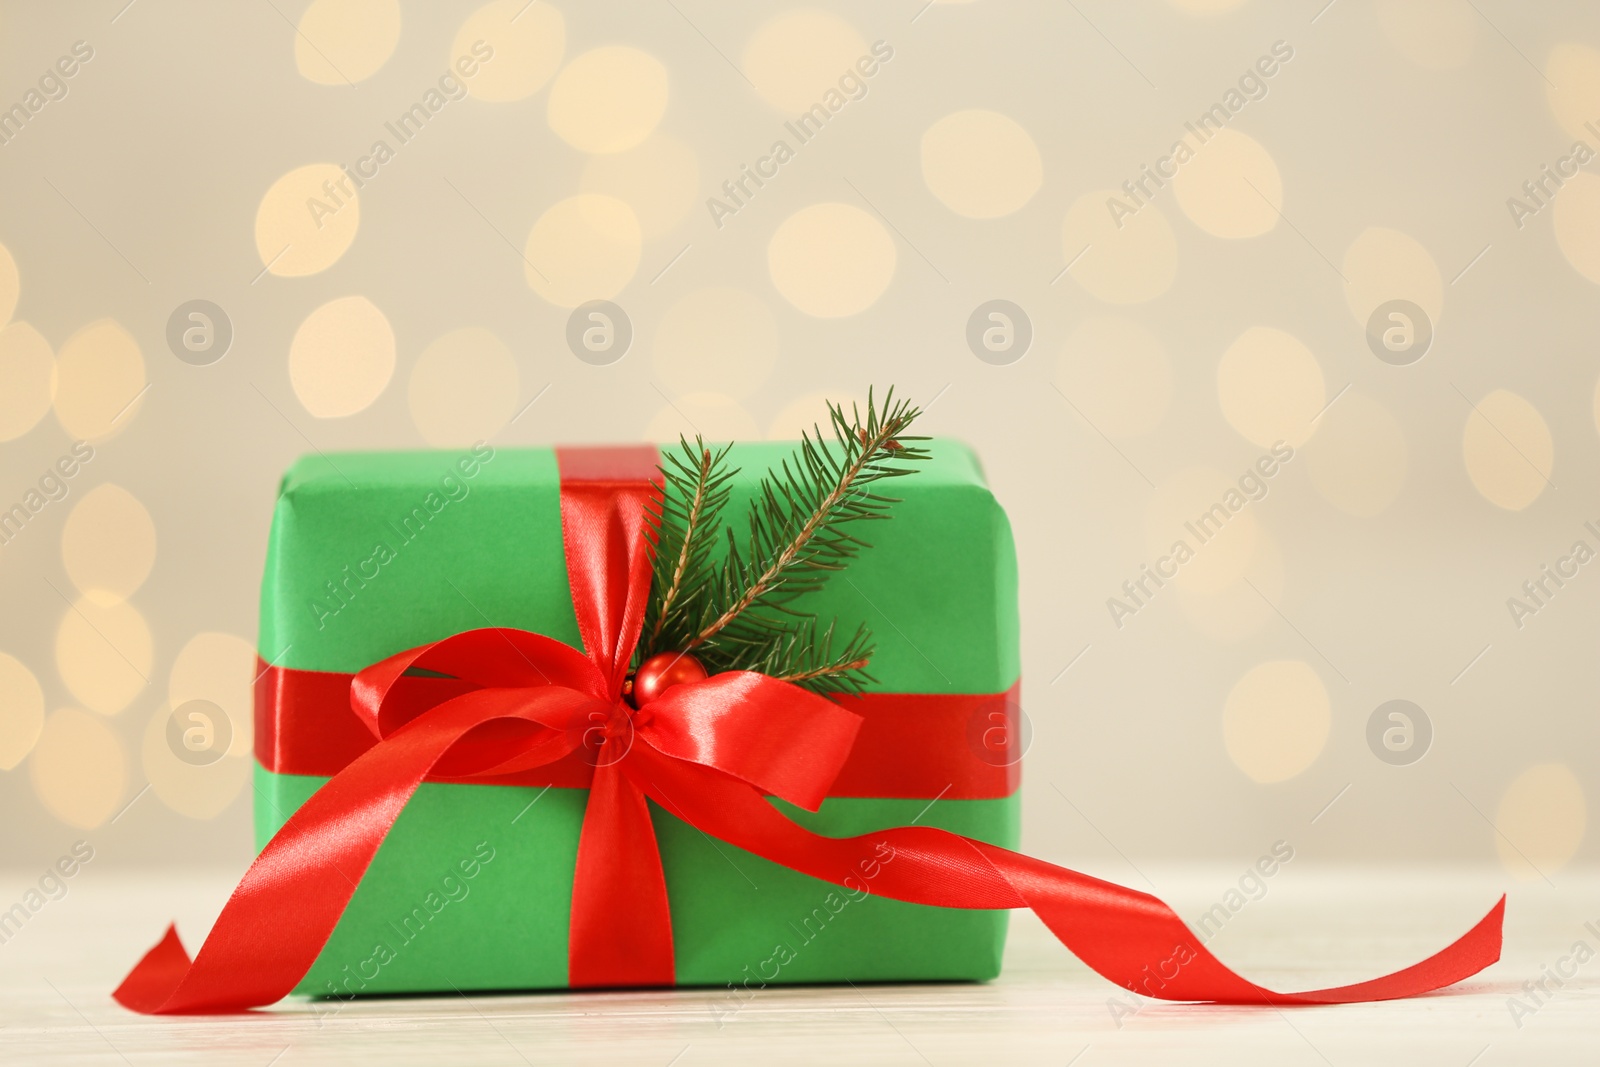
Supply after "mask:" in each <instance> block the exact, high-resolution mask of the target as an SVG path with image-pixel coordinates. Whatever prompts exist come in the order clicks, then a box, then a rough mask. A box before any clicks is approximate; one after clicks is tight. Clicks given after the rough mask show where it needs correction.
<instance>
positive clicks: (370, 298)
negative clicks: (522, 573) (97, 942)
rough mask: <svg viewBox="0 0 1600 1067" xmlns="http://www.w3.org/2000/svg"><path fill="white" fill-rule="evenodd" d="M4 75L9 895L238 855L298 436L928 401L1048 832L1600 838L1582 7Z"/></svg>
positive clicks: (423, 41) (55, 64) (408, 433)
mask: <svg viewBox="0 0 1600 1067" xmlns="http://www.w3.org/2000/svg"><path fill="white" fill-rule="evenodd" d="M0 73H3V77H0V109H4V110H3V111H0V326H3V327H4V329H3V332H0V440H3V444H0V457H3V458H0V604H3V607H4V610H3V611H0V768H4V770H3V772H0V805H3V810H4V812H5V818H4V819H0V863H3V864H5V865H9V866H15V867H17V868H19V869H20V870H19V873H26V872H27V871H29V870H33V869H42V867H43V865H45V864H48V863H51V862H53V861H54V860H55V859H56V858H57V857H58V856H62V855H65V854H67V853H68V852H69V850H70V849H71V847H72V844H73V842H75V841H79V840H82V841H86V842H89V843H90V844H91V845H92V847H93V848H94V850H95V856H96V859H95V864H96V868H97V869H109V868H113V867H115V866H118V865H135V864H150V863H162V864H174V863H191V862H193V863H201V862H210V863H226V864H230V865H234V866H238V867H242V865H243V864H244V863H245V862H246V861H247V859H248V858H249V856H250V855H251V851H252V850H251V841H250V837H251V835H250V829H249V809H250V803H251V798H250V788H249V784H248V782H249V767H250V755H249V735H250V730H249V715H250V710H249V685H250V682H251V678H252V674H253V664H254V656H255V652H256V648H255V645H256V610H257V595H258V584H259V581H260V573H261V568H262V562H263V553H264V549H265V544H266V535H267V527H268V521H269V518H270V515H271V511H272V506H273V499H274V493H275V489H276V483H277V479H278V477H279V476H280V474H281V472H282V471H283V470H284V469H285V468H286V467H287V466H288V464H289V463H290V462H291V461H292V460H293V459H294V458H295V457H296V456H297V455H299V454H301V453H305V452H309V451H313V450H315V451H324V452H331V451H334V450H339V449H351V448H417V447H427V446H436V447H441V448H443V447H457V446H460V445H462V444H465V443H467V442H470V441H472V440H475V439H479V438H484V439H488V440H490V441H492V442H493V443H494V444H495V445H496V446H515V445H531V444H548V443H554V442H610V441H631V440H637V439H640V438H646V439H654V440H673V439H676V437H677V435H678V434H679V433H680V432H689V433H693V432H697V431H698V432H701V433H704V434H705V435H707V436H708V437H710V438H735V437H737V438H750V437H775V438H791V437H794V436H795V435H796V434H797V432H798V430H799V428H800V427H801V426H802V425H809V423H810V422H811V421H812V420H813V419H816V418H818V417H820V416H821V414H822V410H823V409H822V405H823V400H824V398H834V399H843V400H848V399H851V398H856V397H864V395H865V393H866V390H867V387H868V386H869V385H872V384H877V385H880V386H882V385H885V384H890V383H892V384H895V385H896V386H897V387H898V388H899V389H901V390H903V391H904V392H905V393H906V394H907V395H909V396H912V397H914V398H916V399H918V400H920V401H921V402H922V403H924V404H925V405H926V406H927V408H928V411H927V415H926V421H925V425H926V429H927V430H928V431H929V432H933V433H937V434H944V435H954V436H959V437H962V438H965V439H967V440H968V441H970V442H972V443H973V444H974V445H975V446H976V448H977V449H978V450H979V452H980V454H981V455H982V457H983V460H984V463H985V466H986V470H987V473H988V477H989V478H990V481H991V483H992V485H993V488H994V491H995V493H996V494H997V496H998V497H999V499H1000V500H1001V502H1002V503H1003V504H1004V506H1005V507H1006V509H1007V510H1008V512H1009V514H1010V516H1011V520H1012V523H1013V525H1014V527H1015V531H1016V537H1017V545H1018V552H1019V557H1020V567H1021V575H1022V582H1021V596H1022V617H1023V642H1024V646H1023V650H1024V680H1025V681H1024V707H1025V710H1026V713H1027V715H1028V717H1029V719H1030V721H1031V726H1032V741H1031V749H1030V750H1029V752H1028V756H1027V761H1026V764H1025V775H1024V779H1025V783H1026V784H1025V790H1026V802H1025V808H1024V836H1025V845H1026V847H1027V849H1028V850H1029V851H1031V852H1033V853H1035V854H1039V855H1043V856H1046V857H1049V858H1051V859H1054V860H1057V861H1060V862H1064V863H1068V864H1071V865H1074V866H1079V867H1083V868H1087V869H1090V870H1093V871H1094V872H1095V873H1098V874H1102V875H1104V876H1106V877H1110V878H1114V879H1117V880H1120V881H1126V882H1131V883H1133V884H1142V883H1141V882H1140V878H1141V877H1142V870H1141V868H1142V867H1143V866H1145V865H1152V864H1160V863H1162V862H1166V861H1190V860H1206V861H1215V862H1217V863H1225V864H1229V865H1238V866H1240V869H1242V868H1243V865H1245V864H1249V863H1251V862H1252V861H1254V860H1255V859H1256V858H1257V857H1259V856H1262V855H1265V854H1267V853H1268V852H1269V851H1271V849H1272V847H1273V844H1274V842H1278V841H1283V842H1287V843H1288V844H1289V845H1290V846H1291V847H1292V848H1293V849H1294V856H1295V860H1294V863H1295V868H1294V869H1295V870H1297V871H1298V870H1300V869H1310V868H1314V867H1316V866H1318V865H1330V866H1331V865H1348V864H1387V865H1399V864H1411V863H1419V862H1440V863H1462V864H1487V865H1492V866H1495V867H1497V868H1503V870H1501V872H1500V876H1501V877H1503V878H1505V879H1506V880H1508V881H1510V880H1512V879H1530V880H1535V881H1537V880H1540V879H1543V880H1549V879H1550V878H1551V877H1552V876H1553V875H1555V874H1556V873H1557V872H1558V871H1560V870H1561V869H1562V868H1563V867H1564V866H1565V865H1569V864H1578V863H1583V862H1584V861H1593V860H1594V859H1595V858H1596V857H1597V855H1600V852H1597V849H1596V845H1595V842H1594V840H1593V836H1594V835H1589V834H1587V820H1588V815H1589V812H1590V809H1591V805H1592V804H1593V802H1594V798H1596V797H1600V765H1597V760H1596V752H1597V747H1596V741H1597V737H1600V730H1597V726H1596V710H1597V706H1596V705H1597V698H1600V677H1597V664H1600V659H1597V657H1596V655H1595V640H1596V635H1597V633H1600V597H1597V593H1600V562H1595V561H1594V557H1595V555H1596V554H1597V553H1600V497H1597V496H1596V492H1595V490H1596V487H1597V485H1600V433H1597V414H1600V395H1597V389H1596V385H1597V377H1600V360H1597V359H1596V340H1595V339H1596V327H1597V326H1600V300H1597V299H1596V297H1597V294H1600V290H1597V289H1596V286H1597V285H1600V177H1597V176H1596V173H1595V166H1596V165H1595V163H1594V162H1593V161H1594V160H1595V159H1596V153H1597V151H1600V10H1597V9H1596V8H1595V6H1594V5H1591V4H1584V3H1576V2H1571V3H1545V4H1539V5H1528V4H1513V3H1509V2H1507V0H1472V2H1469V0H1384V2H1382V3H1378V2H1375V0H1331V2H1330V0H1305V2H1301V0H1296V2H1293V3H1267V2H1264V0H1167V2H1158V0H1143V2H1137V3H1114V2H1110V0H1073V2H1069V3H1065V4H1059V5H1055V4H1052V5H1043V4H1021V3H1003V2H999V0H977V2H973V3H944V2H937V3H928V2H927V0H895V2H877V3H873V4H868V5H857V4H842V3H841V4H833V5H826V4H824V5H816V6H789V5H787V4H771V3H752V4H740V5H727V4H716V3H710V2H707V0H637V2H629V3H619V4H607V5H593V4H582V5H580V4H566V3H558V4H546V3H543V2H537V3H535V2H529V0H495V2H491V3H488V4H485V5H481V6H480V5H478V4H476V3H472V2H468V3H460V4H457V3H433V4H420V3H406V4H402V3H399V2H397V0H314V2H312V3H309V4H307V3H305V2H304V0H262V2H259V3H246V4H230V5H215V4H203V3H199V2H192V3H176V2H164V0H134V2H131V3H130V2H128V0H110V2H108V3H94V4H81V5H48V6H45V5H36V4H20V3H10V4H4V5H0ZM780 146H781V147H780ZM1203 516H1209V518H1207V519H1206V520H1205V521H1204V522H1202V521H1201V520H1202V517H1203ZM1180 542H1182V543H1183V544H1184V545H1185V548H1186V549H1187V551H1177V550H1176V546H1177V545H1178V543H1180ZM1152 574H1154V575H1156V577H1151V575H1152ZM262 651H263V653H264V654H265V655H267V656H269V657H270V656H272V655H274V654H276V653H277V652H278V651H279V650H275V649H264V650H262ZM196 699H203V700H208V701H211V702H212V703H214V704H215V705H217V706H219V707H220V708H221V709H222V710H223V712H224V713H225V715H226V720H225V724H224V723H219V724H218V728H219V730H221V731H222V732H224V733H227V734H230V735H231V741H228V742H227V743H226V744H225V745H223V746H222V747H221V748H219V749H218V750H217V751H216V752H215V753H214V754H213V756H212V757H211V758H208V759H205V760H199V761H197V760H192V759H184V758H180V757H181V752H182V746H181V745H177V746H175V745H174V744H173V743H172V741H171V738H172V737H173V736H174V735H173V734H172V733H171V731H172V729H173V725H172V723H173V709H174V708H176V707H178V706H180V705H182V704H184V703H186V702H189V701H192V700H196Z"/></svg>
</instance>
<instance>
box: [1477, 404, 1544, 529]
mask: <svg viewBox="0 0 1600 1067" xmlns="http://www.w3.org/2000/svg"><path fill="white" fill-rule="evenodd" d="M1461 454H1462V458H1463V460H1464V461H1465V462H1466V465H1467V475H1468V477H1470V478H1471V479H1472V484H1473V486H1474V487H1476V488H1477V490H1478V492H1479V493H1481V494H1482V495H1483V498H1484V499H1485V500H1487V501H1489V502H1490V503H1491V504H1494V505H1496V506H1497V507H1502V508H1505V509H1506V510H1507V511H1521V510H1522V509H1523V508H1525V507H1527V506H1528V505H1529V504H1532V503H1533V502H1534V501H1535V500H1537V499H1538V498H1539V495H1540V494H1541V493H1543V492H1544V490H1545V487H1546V486H1547V485H1549V484H1550V474H1551V471H1552V470H1553V468H1554V464H1555V441H1554V439H1553V438H1552V437H1551V436H1550V427H1549V425H1547V424H1546V423H1545V421H1544V416H1543V415H1541V414H1539V409H1538V408H1536V407H1534V406H1533V404H1532V403H1530V402H1529V401H1528V400H1527V398H1525V397H1522V396H1518V395H1517V394H1516V393H1513V392H1511V391H1510V390H1507V389H1496V390H1495V391H1494V392H1492V393H1490V394H1489V395H1488V396H1486V397H1484V398H1483V399H1482V400H1479V401H1478V402H1477V403H1476V404H1474V405H1473V410H1472V411H1471V412H1470V413H1469V414H1468V415H1467V424H1466V428H1465V429H1464V430H1463V431H1462V435H1461Z"/></svg>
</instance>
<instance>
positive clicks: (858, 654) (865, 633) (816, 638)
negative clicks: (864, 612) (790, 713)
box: [742, 617, 873, 694]
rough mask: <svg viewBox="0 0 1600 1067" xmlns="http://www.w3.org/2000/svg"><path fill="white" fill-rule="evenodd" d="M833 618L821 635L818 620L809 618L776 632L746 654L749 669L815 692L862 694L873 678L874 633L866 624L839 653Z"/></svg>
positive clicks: (858, 629) (857, 630)
mask: <svg viewBox="0 0 1600 1067" xmlns="http://www.w3.org/2000/svg"><path fill="white" fill-rule="evenodd" d="M835 626H837V620H833V621H830V622H829V623H828V625H827V628H826V629H824V630H823V631H822V632H821V633H820V634H819V633H818V632H817V620H816V619H815V618H810V617H808V618H806V619H804V621H802V622H800V623H799V624H798V625H796V626H793V627H792V628H790V629H786V630H781V631H775V632H774V633H773V634H772V635H771V639H770V640H769V641H768V642H767V644H766V645H765V646H764V647H762V648H761V649H760V650H759V651H757V652H755V653H754V654H753V655H751V654H749V652H748V650H746V655H745V656H744V657H742V658H743V659H744V660H745V662H747V663H748V664H749V666H746V667H744V668H743V669H746V670H755V671H759V672H760V673H762V674H765V675H768V676H769V677H772V678H776V679H778V680H779V681H783V682H792V683H794V684H795V685H798V686H801V687H802V688H804V689H809V690H811V691H812V692H815V693H824V694H826V693H859V692H861V691H862V690H863V689H865V687H866V683H867V682H870V681H872V680H873V679H872V676H871V675H870V674H868V673H867V671H866V668H867V664H868V662H869V661H870V660H871V659H872V653H873V645H872V633H871V631H869V630H868V629H867V627H866V626H865V625H864V624H863V625H861V626H859V627H857V629H856V632H855V634H854V635H853V636H852V637H851V638H850V640H849V641H847V642H846V643H845V644H844V647H843V648H841V649H840V650H839V651H838V652H835V651H834V648H833V645H834V628H835Z"/></svg>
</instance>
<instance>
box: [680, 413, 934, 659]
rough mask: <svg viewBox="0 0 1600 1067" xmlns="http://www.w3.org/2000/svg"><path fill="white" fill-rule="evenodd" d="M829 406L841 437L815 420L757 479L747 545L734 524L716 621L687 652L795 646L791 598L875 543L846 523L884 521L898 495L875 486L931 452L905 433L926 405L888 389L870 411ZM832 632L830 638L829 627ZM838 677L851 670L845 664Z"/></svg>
mask: <svg viewBox="0 0 1600 1067" xmlns="http://www.w3.org/2000/svg"><path fill="white" fill-rule="evenodd" d="M828 413H829V416H830V421H831V424H832V429H833V434H834V438H835V440H834V441H833V442H831V443H829V442H826V441H825V440H824V438H823V434H822V431H821V429H820V428H818V427H813V431H814V432H815V437H814V438H813V437H812V435H810V434H802V435H801V441H800V448H799V449H798V450H797V451H796V453H795V454H794V455H793V456H792V457H791V458H790V459H787V460H785V461H784V462H783V464H782V467H781V474H769V475H768V476H767V477H765V478H763V479H762V480H761V484H760V486H759V488H758V490H757V497H756V501H755V504H754V506H753V507H752V509H751V514H750V531H749V536H748V539H747V542H746V546H745V550H744V551H743V552H741V551H740V546H739V541H738V538H737V537H736V536H735V535H734V533H733V531H732V530H729V531H728V553H727V558H726V559H725V560H724V561H723V564H722V567H721V568H720V571H719V572H718V575H717V580H716V582H715V583H714V584H713V585H710V586H708V587H707V591H708V592H709V593H710V597H711V599H710V601H709V603H708V605H707V606H708V607H709V608H710V610H709V611H707V612H706V617H707V618H708V619H709V620H710V621H709V622H706V623H705V624H704V625H703V626H702V627H701V628H700V630H699V632H698V633H696V634H695V635H694V637H693V639H692V640H690V641H689V642H688V644H687V645H686V646H685V648H684V650H685V651H688V650H692V649H696V648H705V649H706V650H707V652H708V653H709V652H711V649H712V648H715V650H716V653H717V654H714V655H712V656H711V658H716V659H723V658H727V659H737V660H742V659H744V658H746V657H750V656H754V657H763V656H772V655H778V654H781V653H780V652H777V651H775V650H783V649H792V647H793V646H794V644H795V643H796V641H797V640H798V639H799V636H800V635H801V634H802V633H803V631H797V630H796V629H795V628H794V625H793V623H792V622H789V621H786V620H785V618H784V616H789V617H791V618H793V617H795V616H797V615H801V617H804V616H803V614H802V613H796V612H794V611H793V610H792V609H791V608H790V607H789V604H790V602H791V601H793V600H794V598H795V597H798V596H800V595H802V594H804V593H806V592H810V591H813V590H816V589H818V588H820V587H821V585H822V583H823V580H824V579H825V578H826V577H827V573H828V572H830V571H835V570H839V569H842V568H843V566H844V565H845V564H846V563H847V562H849V561H850V560H851V559H853V558H854V557H855V556H856V554H857V553H858V552H859V550H860V549H862V548H865V547H869V546H868V545H867V543H866V542H865V541H863V540H861V539H860V538H859V537H856V536H855V535H853V534H852V533H851V532H849V530H848V529H846V528H845V527H846V526H847V525H848V524H849V523H852V522H856V521H860V520H868V519H884V518H888V514H887V511H888V508H889V506H890V505H891V504H894V503H897V502H898V500H897V499H896V498H894V497H886V496H880V495H878V494H876V493H874V492H872V491H870V487H871V486H872V485H873V484H874V483H876V482H878V481H881V480H883V479H886V478H896V477H901V476H903V475H906V474H912V473H915V470H916V468H915V467H907V466H901V465H899V463H900V462H901V461H915V460H924V459H926V458H927V457H928V452H927V450H926V449H923V448H918V447H915V446H909V445H907V444H906V443H905V442H906V441H921V440H925V438H920V437H919V438H909V437H906V436H905V431H906V430H907V429H908V428H909V427H910V425H911V423H912V422H913V421H914V420H915V419H916V417H917V416H918V414H920V412H919V411H918V409H917V408H915V407H913V406H912V405H911V404H910V403H909V402H907V401H900V402H898V403H897V402H896V401H895V399H894V390H893V389H890V390H889V392H888V393H887V394H886V395H885V396H884V399H883V407H882V410H881V411H880V409H879V406H878V405H877V404H876V403H875V402H874V400H873V397H872V394H871V393H870V392H869V393H868V395H867V405H866V414H865V416H864V417H863V415H862V413H861V412H860V410H859V409H857V408H855V407H854V406H852V410H851V413H850V414H849V415H846V414H845V411H844V408H843V407H842V406H839V405H834V404H829V405H828ZM812 633H813V636H814V631H813V632H812ZM827 633H828V635H831V633H832V627H831V625H830V627H829V629H828V631H827ZM859 636H860V635H859V634H858V637H859ZM853 658H860V657H853ZM846 662H848V661H846ZM764 673H767V672H764ZM841 674H843V675H847V674H848V672H845V671H843V669H842V668H841ZM811 677H813V678H831V677H832V675H830V674H827V673H826V672H825V673H823V674H819V675H813V676H811Z"/></svg>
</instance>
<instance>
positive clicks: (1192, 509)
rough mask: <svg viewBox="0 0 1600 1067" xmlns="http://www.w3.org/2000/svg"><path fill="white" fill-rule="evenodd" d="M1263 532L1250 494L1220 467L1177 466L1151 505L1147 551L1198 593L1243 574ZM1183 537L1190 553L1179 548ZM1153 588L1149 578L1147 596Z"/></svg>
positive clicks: (1219, 588) (1215, 588)
mask: <svg viewBox="0 0 1600 1067" xmlns="http://www.w3.org/2000/svg"><path fill="white" fill-rule="evenodd" d="M1230 493H1231V494H1232V495H1230ZM1230 504H1231V505H1236V506H1233V507H1230V506H1229V505H1230ZM1217 509H1221V510H1217ZM1260 532H1261V528H1260V524H1259V523H1258V522H1257V520H1256V516H1255V513H1254V512H1253V511H1252V510H1251V509H1250V502H1249V499H1248V498H1247V497H1246V496H1245V495H1244V494H1243V493H1242V492H1241V491H1240V489H1239V487H1238V485H1237V484H1236V483H1235V482H1234V480H1233V479H1232V478H1230V477H1229V476H1227V475H1225V474H1223V473H1222V472H1221V471H1219V470H1217V469H1216V468H1214V467H1186V468H1184V469H1182V470H1179V471H1177V472H1176V473H1174V474H1173V475H1171V476H1170V477H1168V478H1166V479H1164V480H1162V481H1161V482H1160V483H1158V484H1157V485H1156V488H1155V492H1153V493H1151V494H1150V500H1149V502H1148V503H1147V504H1146V505H1145V520H1144V539H1145V551H1146V554H1147V555H1148V557H1149V560H1150V562H1151V565H1152V566H1154V567H1156V568H1159V569H1161V570H1164V571H1167V572H1169V574H1170V575H1171V576H1170V577H1168V578H1167V579H1166V580H1167V581H1168V582H1171V583H1175V584H1176V585H1177V586H1178V587H1179V588H1184V589H1188V590H1190V591H1192V592H1195V593H1217V592H1221V591H1222V590H1224V589H1226V588H1228V587H1229V586H1230V585H1232V584H1233V583H1235V582H1237V581H1238V580H1239V579H1240V578H1241V577H1243V576H1244V575H1245V574H1246V573H1247V572H1248V571H1249V569H1250V566H1251V563H1252V562H1253V561H1254V559H1255V553H1256V543H1257V541H1258V540H1259V538H1260ZM1180 541H1181V542H1183V544H1184V545H1185V546H1186V547H1187V549H1188V551H1187V552H1185V551H1183V550H1181V549H1178V550H1176V551H1175V549H1176V546H1177V544H1178V542H1180ZM1180 557H1187V558H1180ZM1163 560H1167V562H1163ZM1174 571H1175V572H1176V573H1175V574H1172V573H1171V572H1174ZM1141 573H1142V572H1141ZM1136 588H1137V587H1136ZM1153 588H1154V586H1153V583H1151V582H1150V580H1148V579H1147V584H1146V591H1147V592H1146V593H1142V594H1140V597H1141V599H1142V598H1143V596H1144V595H1153V594H1152V593H1150V592H1149V591H1150V590H1152V589H1153ZM1121 595H1123V596H1125V597H1128V599H1127V601H1126V606H1130V607H1141V606H1142V605H1139V604H1137V603H1135V602H1134V601H1133V599H1132V597H1129V596H1128V594H1127V593H1126V591H1123V592H1122V594H1121Z"/></svg>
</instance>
